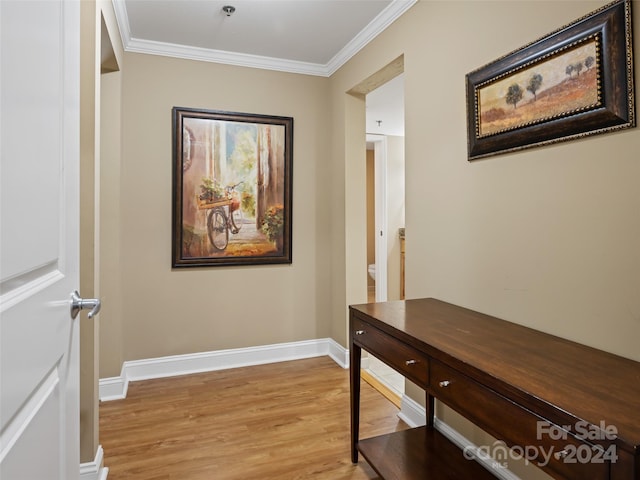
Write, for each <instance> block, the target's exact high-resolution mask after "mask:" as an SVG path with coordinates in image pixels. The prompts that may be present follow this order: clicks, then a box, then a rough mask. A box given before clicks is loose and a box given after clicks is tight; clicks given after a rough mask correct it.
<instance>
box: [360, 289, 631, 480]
mask: <svg viewBox="0 0 640 480" xmlns="http://www.w3.org/2000/svg"><path fill="white" fill-rule="evenodd" d="M349 324H350V325H349V331H350V334H349V340H350V358H351V359H350V364H351V365H350V366H351V368H350V374H351V459H352V461H353V462H354V463H357V461H358V453H361V454H362V455H363V456H364V458H365V459H366V460H367V461H368V462H369V464H370V465H371V466H372V467H373V468H374V470H376V472H377V473H378V474H379V475H380V476H381V477H382V478H384V479H387V480H412V479H420V480H424V479H438V480H440V479H455V480H461V479H473V480H477V479H484V478H494V477H493V475H492V474H491V473H490V471H489V470H488V469H486V468H484V467H483V466H481V465H480V464H479V463H477V462H475V461H472V460H468V459H467V458H468V456H465V455H463V452H462V450H460V449H459V448H458V447H456V446H455V445H454V444H453V443H451V442H450V441H449V440H448V439H447V438H445V437H444V436H443V435H442V434H441V433H439V432H438V431H437V430H436V429H435V428H434V427H433V422H434V398H437V399H438V401H442V402H443V403H444V404H446V405H448V406H449V407H451V408H452V409H454V410H456V411H457V412H459V413H460V414H462V415H463V416H465V417H466V418H468V419H469V420H470V421H472V422H473V423H474V424H476V425H478V426H479V427H480V428H482V429H483V430H485V431H486V432H488V433H490V434H491V435H493V436H494V437H496V438H497V439H498V440H500V441H502V442H504V444H506V445H507V446H508V447H509V448H512V449H513V450H511V451H510V452H509V453H513V454H514V455H515V456H517V454H518V453H522V452H524V455H525V458H527V459H528V460H529V461H530V462H531V463H532V464H534V465H538V466H539V467H540V468H542V469H543V470H544V471H546V472H547V473H548V474H549V475H551V476H552V477H554V478H558V479H565V480H604V479H608V480H640V363H639V362H634V361H632V360H629V359H626V358H622V357H619V356H616V355H612V354H610V353H606V352H603V351H600V350H597V349H594V348H590V347H587V346H584V345H580V344H577V343H575V342H571V341H568V340H565V339H562V338H559V337H555V336H552V335H548V334H545V333H542V332H539V331H536V330H533V329H530V328H526V327H523V326H520V325H517V324H514V323H511V322H507V321H504V320H500V319H497V318H494V317H490V316H488V315H484V314H481V313H478V312H474V311H472V310H468V309H465V308H461V307H457V306H454V305H451V304H448V303H445V302H441V301H439V300H435V299H418V300H406V301H395V302H384V303H371V304H365V305H354V306H350V307H349ZM362 349H365V350H366V351H368V352H370V353H371V354H373V355H375V356H376V357H377V358H379V359H380V360H382V361H384V362H385V363H387V364H388V365H389V366H391V367H393V368H394V369H395V370H397V371H398V372H400V373H401V374H402V375H404V376H405V377H406V378H408V379H410V380H411V381H412V382H414V383H416V384H417V385H419V386H420V387H422V388H423V389H424V390H425V392H426V410H427V425H426V426H424V427H419V428H414V429H409V430H405V431H401V432H394V433H391V434H389V435H383V436H379V437H374V438H369V439H363V440H360V439H359V433H358V431H359V418H360V361H361V357H362ZM489 451H491V450H490V449H489ZM511 458H515V457H511ZM508 460H509V458H505V459H504V461H508Z"/></svg>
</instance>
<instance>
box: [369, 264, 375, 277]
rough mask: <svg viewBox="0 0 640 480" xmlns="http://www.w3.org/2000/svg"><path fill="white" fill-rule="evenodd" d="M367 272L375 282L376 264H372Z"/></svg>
mask: <svg viewBox="0 0 640 480" xmlns="http://www.w3.org/2000/svg"><path fill="white" fill-rule="evenodd" d="M367 271H368V272H369V276H370V277H371V278H373V279H374V280H375V279H376V264H375V263H372V264H371V265H369V267H368V268H367Z"/></svg>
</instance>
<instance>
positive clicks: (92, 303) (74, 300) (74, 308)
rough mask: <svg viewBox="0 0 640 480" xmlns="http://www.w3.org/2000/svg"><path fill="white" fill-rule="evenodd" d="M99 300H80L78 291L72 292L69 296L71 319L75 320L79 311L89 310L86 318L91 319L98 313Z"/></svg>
mask: <svg viewBox="0 0 640 480" xmlns="http://www.w3.org/2000/svg"><path fill="white" fill-rule="evenodd" d="M100 307H101V305H100V299H99V298H81V297H80V294H79V293H78V291H77V290H76V291H74V292H73V293H72V294H71V318H76V317H77V316H78V314H79V313H80V310H89V309H91V311H90V312H89V314H88V315H87V317H89V318H93V316H94V315H97V314H98V312H99V311H100Z"/></svg>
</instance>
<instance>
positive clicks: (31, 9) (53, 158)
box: [0, 0, 80, 480]
mask: <svg viewBox="0 0 640 480" xmlns="http://www.w3.org/2000/svg"><path fill="white" fill-rule="evenodd" d="M79 13H80V2H77V1H68V2H66V1H63V0H45V1H42V0H39V1H21V0H17V1H16V0H0V62H1V65H0V95H1V98H0V186H1V193H0V202H1V203H0V479H2V480H27V479H28V480H72V479H78V477H79V465H80V463H79V427H78V425H79V406H78V405H79V387H78V383H79V365H78V363H79V354H78V341H79V338H78V333H79V326H78V320H75V321H74V320H72V319H71V317H70V294H71V292H72V291H74V290H75V289H76V288H77V287H78V280H79V276H78V258H79V255H78V223H79V214H78V187H79V186H78V167H79V100H80V97H79V57H80V51H79V42H80V28H79V27H80V24H79V18H80V17H79Z"/></svg>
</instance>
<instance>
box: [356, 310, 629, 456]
mask: <svg viewBox="0 0 640 480" xmlns="http://www.w3.org/2000/svg"><path fill="white" fill-rule="evenodd" d="M350 310H351V311H352V313H353V314H354V315H357V316H358V317H359V318H361V319H363V320H365V321H369V322H370V323H371V324H372V325H373V326H376V327H378V328H379V329H380V330H382V331H384V332H386V333H388V334H390V335H392V336H394V337H396V338H398V339H400V340H402V341H404V342H405V343H408V344H410V345H412V346H414V347H416V348H418V349H420V350H422V351H424V352H426V353H427V354H429V355H430V356H432V357H433V358H435V359H440V360H443V361H446V362H447V363H448V364H450V365H451V366H454V367H457V368H460V369H461V370H462V371H463V373H465V374H467V375H469V376H471V377H472V378H475V379H476V380H478V381H481V382H482V383H483V384H485V385H487V386H489V387H491V388H494V389H496V390H497V391H500V392H505V391H506V392H508V393H509V394H510V396H514V397H517V398H518V401H519V402H520V403H522V404H523V405H524V406H527V407H530V408H531V409H532V411H534V412H536V413H540V412H541V411H544V412H545V413H546V412H547V411H548V410H549V408H551V409H553V410H554V411H555V412H557V413H558V415H561V416H564V418H565V419H567V420H569V419H570V420H572V421H574V422H578V421H586V422H589V423H590V424H593V425H598V426H600V425H604V426H606V427H608V428H609V427H611V426H613V427H615V428H616V429H617V436H618V438H617V441H616V443H617V444H618V445H620V446H622V447H623V448H625V450H628V451H631V452H633V453H634V454H635V455H640V362H636V361H633V360H630V359H627V358H624V357H620V356H618V355H614V354H612V353H608V352H604V351H602V350H597V349H595V348H592V347H588V346H585V345H581V344H579V343H576V342H572V341H570V340H567V339H563V338H560V337H557V336H554V335H550V334H547V333H544V332H540V331H537V330H534V329H531V328H528V327H524V326H522V325H518V324H515V323H512V322H508V321H505V320H501V319H498V318H495V317H492V316H489V315H485V314H482V313H478V312H475V311H473V310H469V309H466V308H463V307H459V306H456V305H452V304H450V303H446V302H443V301H440V300H437V299H433V298H424V299H412V300H400V301H391V302H381V303H369V304H362V305H352V306H350Z"/></svg>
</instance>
